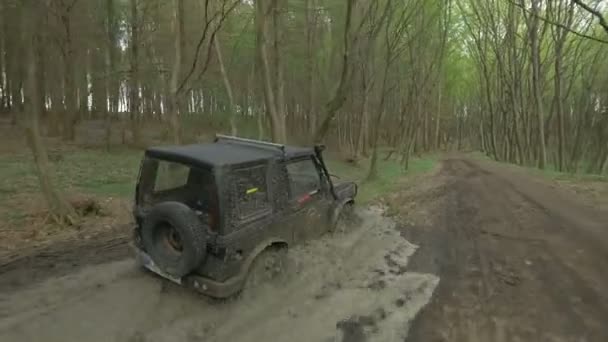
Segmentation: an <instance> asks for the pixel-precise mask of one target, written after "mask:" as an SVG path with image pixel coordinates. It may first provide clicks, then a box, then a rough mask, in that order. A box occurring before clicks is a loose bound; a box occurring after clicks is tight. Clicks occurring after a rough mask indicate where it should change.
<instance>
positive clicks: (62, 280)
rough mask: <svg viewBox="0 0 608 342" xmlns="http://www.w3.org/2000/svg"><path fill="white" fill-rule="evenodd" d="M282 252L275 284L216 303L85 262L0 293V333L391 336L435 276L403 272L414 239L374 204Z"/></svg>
mask: <svg viewBox="0 0 608 342" xmlns="http://www.w3.org/2000/svg"><path fill="white" fill-rule="evenodd" d="M359 214H360V216H361V219H362V222H361V224H359V225H356V227H351V228H352V229H349V230H350V231H348V232H346V233H336V234H333V235H328V236H326V237H324V238H322V239H320V240H315V241H311V242H309V243H307V244H306V245H302V246H296V247H295V248H293V249H291V250H290V252H289V256H290V259H291V260H293V269H292V271H291V272H290V274H289V277H288V278H287V279H286V280H285V281H284V282H283V283H280V284H271V285H268V286H266V287H263V288H261V289H256V290H255V291H254V292H251V293H243V295H242V296H241V297H240V298H235V299H232V300H227V301H217V300H212V299H209V298H205V297H203V296H200V295H197V294H195V293H193V292H191V291H189V290H187V289H184V288H181V287H178V286H175V285H172V284H170V283H167V282H165V281H164V280H161V279H159V278H157V277H155V276H153V275H151V274H149V273H146V272H144V271H142V270H139V269H137V268H135V266H134V264H133V262H131V261H130V260H128V259H127V260H124V261H118V262H113V263H107V264H101V265H96V266H89V267H86V268H84V269H82V270H81V271H79V272H76V273H72V274H68V275H66V276H63V277H59V278H51V279H47V280H46V281H44V282H42V283H39V284H35V285H32V286H31V287H29V288H26V289H23V290H20V291H16V292H13V293H11V294H10V296H6V297H5V296H2V297H1V299H0V307H1V308H2V310H0V340H2V341H28V340H32V341H37V340H40V339H41V337H44V341H45V342H51V341H61V342H65V341H82V340H87V341H112V340H114V341H129V342H130V341H146V342H152V341H167V340H172V341H192V340H205V341H236V342H238V341H264V340H273V341H296V342H297V341H348V342H350V341H354V342H364V341H365V342H367V341H370V342H372V341H394V340H403V339H404V338H405V337H406V336H407V332H408V328H409V323H408V322H410V321H411V320H412V319H413V318H414V317H415V315H416V314H417V312H418V311H419V310H420V309H421V308H422V307H423V306H424V305H426V304H427V302H428V301H429V299H430V298H431V296H432V293H433V291H434V289H435V287H436V286H437V283H438V282H439V279H438V278H437V277H436V276H433V275H430V274H424V273H417V272H410V271H406V269H407V264H408V262H409V258H410V256H411V255H412V254H413V253H414V252H415V250H416V248H417V247H416V246H415V245H412V244H410V243H409V242H408V241H406V240H405V239H404V238H402V237H401V236H400V233H399V232H398V231H397V230H396V229H395V223H394V222H393V221H392V220H391V219H389V218H387V217H384V216H383V210H382V209H379V208H372V209H366V210H361V211H360V213H359Z"/></svg>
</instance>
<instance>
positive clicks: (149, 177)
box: [138, 158, 218, 213]
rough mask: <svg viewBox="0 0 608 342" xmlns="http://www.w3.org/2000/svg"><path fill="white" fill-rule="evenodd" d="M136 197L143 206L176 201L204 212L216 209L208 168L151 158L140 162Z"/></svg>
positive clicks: (216, 204) (215, 197) (213, 183)
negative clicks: (140, 167) (141, 163)
mask: <svg viewBox="0 0 608 342" xmlns="http://www.w3.org/2000/svg"><path fill="white" fill-rule="evenodd" d="M138 200H139V203H141V204H144V205H154V204H156V203H160V202H165V201H177V202H181V203H184V204H186V205H188V206H189V207H190V208H192V209H195V210H200V211H202V212H207V213H210V212H212V211H216V210H217V208H218V200H217V187H216V184H215V177H214V176H213V173H212V172H211V171H209V170H204V169H200V168H196V167H191V166H189V165H185V164H181V163H175V162H171V161H167V160H160V159H154V158H146V159H145V160H144V162H143V165H142V169H141V175H140V181H139V188H138Z"/></svg>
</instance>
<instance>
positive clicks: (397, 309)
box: [0, 156, 608, 342]
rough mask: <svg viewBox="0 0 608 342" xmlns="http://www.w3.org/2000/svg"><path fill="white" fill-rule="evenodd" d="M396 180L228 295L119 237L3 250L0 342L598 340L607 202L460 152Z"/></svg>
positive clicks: (607, 296) (604, 332) (604, 306)
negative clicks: (271, 272)
mask: <svg viewBox="0 0 608 342" xmlns="http://www.w3.org/2000/svg"><path fill="white" fill-rule="evenodd" d="M396 190H397V189H396ZM398 190H399V191H395V192H394V193H393V194H392V195H391V196H389V198H388V199H387V201H388V202H389V204H390V205H391V207H390V209H389V210H388V211H387V212H386V213H384V210H383V209H381V208H380V207H372V208H368V209H362V210H361V211H360V215H361V218H362V222H361V224H359V225H357V226H355V227H351V229H350V231H349V232H347V233H343V234H342V233H341V234H335V235H333V236H327V237H325V238H323V239H320V240H318V241H314V242H311V243H309V244H307V245H304V246H299V247H297V248H295V249H293V250H290V256H291V258H292V260H293V262H294V265H293V270H292V272H291V273H290V276H289V278H288V279H287V280H286V281H285V282H283V283H280V284H275V285H274V286H272V287H269V288H263V289H259V290H256V291H255V292H253V293H249V294H248V295H244V296H243V297H241V298H238V299H235V300H231V301H222V302H220V301H214V300H210V299H207V298H204V297H201V296H198V295H196V294H194V293H192V292H190V291H188V290H185V289H182V288H179V287H177V286H174V285H171V284H170V283H167V282H166V281H163V280H161V279H159V278H157V277H155V276H154V275H151V274H149V273H146V272H144V271H142V270H141V269H139V268H137V267H136V266H135V265H134V264H133V261H132V260H131V258H130V255H129V252H128V248H127V246H126V241H127V237H126V236H124V237H114V238H110V239H104V238H101V237H100V238H99V239H97V240H96V239H93V240H92V241H90V242H89V244H88V245H86V246H71V247H69V246H62V247H61V248H60V249H54V250H51V251H42V252H38V253H37V254H36V255H35V256H31V257H28V258H22V259H19V260H13V261H11V262H4V263H3V262H0V341H41V340H43V341H45V342H51V341H61V342H65V341H121V342H122V341H127V342H135V341H137V342H140V341H203V340H204V341H237V342H238V341H296V342H297V341H328V342H329V341H341V342H350V341H353V342H363V341H403V340H407V341H422V342H426V341H471V342H481V341H483V342H487V341H497V342H502V341H535V342H536V341H551V342H565V341H577V342H578V341H608V325H607V324H606V322H608V293H607V292H606V290H607V289H608V272H606V270H608V215H606V214H605V213H600V212H598V211H597V210H595V209H593V208H591V207H589V206H587V205H586V204H584V202H582V201H580V200H578V199H577V198H574V197H572V196H571V194H570V193H567V192H563V191H560V189H555V188H553V187H551V186H549V185H548V184H546V182H543V181H538V180H537V179H535V178H532V177H530V176H528V175H526V174H524V173H523V172H519V171H514V170H512V169H510V168H505V167H502V166H499V165H497V164H491V163H486V162H477V161H471V160H468V159H466V158H462V157H459V156H456V157H454V158H452V159H446V160H445V161H443V162H442V165H441V168H440V169H439V170H438V171H437V172H436V173H435V174H433V175H432V176H428V177H423V178H421V179H417V180H416V181H415V182H410V183H409V184H406V185H404V186H402V188H401V189H398ZM387 215H388V216H389V217H387ZM68 247H69V248H68ZM62 250H65V251H68V252H66V253H61V251H62ZM429 301H430V302H429Z"/></svg>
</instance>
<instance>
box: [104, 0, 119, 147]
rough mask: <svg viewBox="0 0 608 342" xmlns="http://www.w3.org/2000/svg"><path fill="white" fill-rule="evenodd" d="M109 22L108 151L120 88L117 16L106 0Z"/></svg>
mask: <svg viewBox="0 0 608 342" xmlns="http://www.w3.org/2000/svg"><path fill="white" fill-rule="evenodd" d="M106 11H107V22H106V34H107V41H106V45H107V48H106V55H105V68H106V69H105V71H106V75H105V76H106V77H105V78H106V84H105V88H106V91H105V92H106V94H107V96H108V99H107V103H104V106H103V112H104V114H105V117H104V119H105V122H104V125H105V145H106V149H108V150H109V149H110V144H111V142H112V116H113V115H114V114H115V113H117V112H118V91H117V90H118V87H117V85H116V84H117V82H116V81H115V79H116V76H115V75H114V72H115V70H114V69H115V64H116V41H117V39H116V26H117V25H116V15H115V8H114V0H106Z"/></svg>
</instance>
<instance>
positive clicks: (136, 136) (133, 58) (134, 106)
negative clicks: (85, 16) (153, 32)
mask: <svg viewBox="0 0 608 342" xmlns="http://www.w3.org/2000/svg"><path fill="white" fill-rule="evenodd" d="M130 4H131V44H130V46H129V51H130V54H131V55H130V63H131V75H130V76H131V77H130V79H129V80H130V82H129V113H130V116H131V117H130V121H131V133H132V134H133V145H135V146H138V145H139V144H140V142H141V131H140V115H141V114H140V98H139V19H138V18H139V17H138V13H137V0H130Z"/></svg>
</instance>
